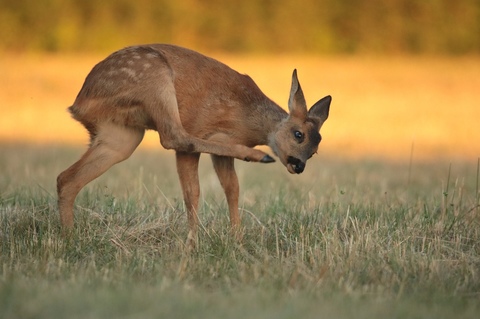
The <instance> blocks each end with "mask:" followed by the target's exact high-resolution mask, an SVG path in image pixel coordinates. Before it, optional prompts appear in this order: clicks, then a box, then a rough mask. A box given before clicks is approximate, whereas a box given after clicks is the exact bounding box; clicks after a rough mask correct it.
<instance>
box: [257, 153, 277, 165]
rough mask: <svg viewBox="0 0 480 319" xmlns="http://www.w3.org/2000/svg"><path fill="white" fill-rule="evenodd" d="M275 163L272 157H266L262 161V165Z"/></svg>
mask: <svg viewBox="0 0 480 319" xmlns="http://www.w3.org/2000/svg"><path fill="white" fill-rule="evenodd" d="M273 162H275V159H273V157H271V156H270V155H268V154H267V155H265V156H264V157H263V158H262V160H261V161H260V163H273Z"/></svg>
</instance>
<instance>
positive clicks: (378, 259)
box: [0, 55, 480, 318]
mask: <svg viewBox="0 0 480 319" xmlns="http://www.w3.org/2000/svg"><path fill="white" fill-rule="evenodd" d="M100 58H101V57H98V56H82V57H79V56H14V55H4V56H2V57H1V59H0V70H2V74H1V75H0V109H1V116H0V318H55V317H58V318H63V317H68V318H105V317H112V318H176V317H178V318H189V317H190V318H292V317H298V318H352V317H355V318H477V317H478V314H479V313H480V207H479V201H480V199H479V197H480V192H479V188H480V185H479V182H480V181H479V180H480V177H479V162H478V158H479V156H480V144H479V143H478V141H480V130H479V129H478V119H479V118H480V108H479V107H478V101H479V100H480V99H479V97H480V91H479V90H478V88H480V77H479V76H478V74H480V61H479V60H478V59H475V58H459V59H443V58H407V57H396V58H373V57H363V58H358V57H343V58H339V57H338V58H337V57H300V56H298V57H276V58H271V57H261V56H254V57H247V58H245V57H243V58H239V57H233V56H224V57H223V58H222V60H224V61H226V62H228V64H230V65H232V66H233V67H234V68H235V69H238V70H239V71H242V72H246V73H248V74H250V75H251V76H252V77H253V78H254V79H255V80H256V82H257V83H258V84H259V86H260V87H261V88H262V89H263V90H264V92H265V93H266V94H267V95H269V96H270V97H272V98H273V99H274V100H276V101H277V102H279V103H280V104H281V105H285V102H286V99H287V95H288V90H289V85H290V76H291V70H292V69H293V68H294V67H296V68H297V69H298V71H299V78H300V81H301V83H302V86H303V89H304V91H305V94H306V98H307V101H309V102H310V103H313V102H314V101H316V100H317V99H319V98H321V97H323V96H324V95H326V94H331V95H332V96H333V99H334V100H333V103H332V108H331V114H330V118H329V120H328V121H327V122H326V124H325V126H324V127H323V128H322V135H323V136H324V140H323V141H322V145H321V147H320V150H319V155H318V156H315V157H314V158H312V160H311V161H309V162H308V165H307V168H306V171H305V173H304V174H302V175H299V176H292V175H290V174H288V173H287V172H286V170H285V168H284V167H283V166H281V165H280V164H279V163H275V164H270V165H261V164H254V163H243V162H238V161H237V162H236V163H237V171H238V175H239V179H240V184H241V185H240V187H241V196H240V206H241V217H242V225H243V232H244V237H243V240H242V242H240V243H237V242H236V241H234V240H233V239H232V238H231V237H230V236H229V231H228V225H229V221H228V217H227V215H228V213H227V207H226V203H225V201H224V196H223V194H222V192H221V190H220V186H219V183H218V181H217V179H216V176H215V174H214V172H213V169H212V167H211V164H210V163H209V160H208V157H207V156H203V157H202V160H201V165H200V180H201V185H202V197H201V202H202V205H201V209H200V220H201V223H202V227H201V232H200V234H199V236H200V239H199V245H198V247H197V250H196V251H194V252H191V253H188V252H187V250H186V249H185V240H186V238H187V222H186V216H185V213H184V208H183V203H182V198H181V191H180V187H179V183H178V180H177V176H176V173H175V168H174V165H175V163H174V156H173V153H172V152H165V151H161V150H160V148H159V147H158V138H157V137H156V136H155V134H153V133H150V134H148V136H147V138H146V140H145V141H144V143H143V146H144V147H141V148H140V149H139V150H138V151H137V152H136V153H134V155H133V156H132V157H131V158H130V159H129V160H128V161H126V162H124V163H121V164H119V165H117V166H115V167H114V168H112V169H111V170H110V171H109V172H107V173H106V174H105V175H104V176H102V177H101V178H99V179H98V180H96V181H94V182H93V183H92V184H90V185H88V186H87V187H86V188H85V189H84V190H83V191H82V192H81V193H80V195H79V197H78V198H77V202H76V228H75V231H74V233H73V234H72V236H71V237H70V238H68V239H66V238H64V237H63V236H62V235H61V233H60V228H59V220H58V211H57V209H56V193H55V187H56V186H55V179H56V176H57V175H58V173H59V172H61V171H62V170H64V169H65V168H66V167H68V166H69V165H70V164H71V163H73V162H74V161H75V160H76V159H77V158H78V157H79V156H80V154H82V152H83V151H84V147H83V146H81V145H82V144H86V142H87V135H86V133H85V131H84V130H83V128H82V127H80V125H78V124H77V123H75V122H74V121H73V120H71V119H70V118H69V115H68V114H67V113H66V112H65V108H66V107H67V106H68V105H70V104H71V103H72V102H73V99H74V98H75V96H76V94H77V92H78V90H79V89H80V87H81V85H82V82H83V79H84V78H85V76H86V74H87V73H88V71H89V70H90V69H91V67H92V66H93V65H94V64H95V63H96V62H97V61H98V60H99V59H100Z"/></svg>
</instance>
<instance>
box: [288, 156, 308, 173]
mask: <svg viewBox="0 0 480 319" xmlns="http://www.w3.org/2000/svg"><path fill="white" fill-rule="evenodd" d="M287 162H288V163H289V164H292V166H293V170H294V171H295V173H297V174H300V173H302V172H303V170H304V169H305V163H304V162H302V161H301V160H299V159H298V158H296V157H293V156H289V157H288V159H287Z"/></svg>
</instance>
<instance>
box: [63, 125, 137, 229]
mask: <svg viewBox="0 0 480 319" xmlns="http://www.w3.org/2000/svg"><path fill="white" fill-rule="evenodd" d="M144 133H145V131H144V130H143V129H136V128H128V127H124V126H120V125H116V124H112V123H103V124H100V125H99V126H98V127H97V128H96V134H95V136H93V138H92V143H91V145H90V148H89V149H88V150H87V152H86V153H85V154H83V156H82V157H81V158H80V159H79V160H78V161H77V162H75V163H74V164H73V165H72V166H70V167H69V168H67V169H66V170H65V171H63V172H62V173H61V174H60V175H58V178H57V192H58V208H59V211H60V222H61V224H62V227H64V228H72V227H73V205H74V202H75V198H76V197H77V195H78V193H79V192H80V190H81V189H82V188H83V187H84V186H85V185H86V184H88V183H89V182H91V181H92V180H94V179H95V178H97V177H98V176H100V175H102V174H103V173H104V172H106V171H107V170H108V169H109V168H110V167H112V166H113V165H114V164H116V163H118V162H121V161H123V160H125V159H127V158H128V157H130V155H131V154H132V153H133V151H134V150H135V149H136V148H137V146H138V144H140V142H141V141H142V139H143V135H144Z"/></svg>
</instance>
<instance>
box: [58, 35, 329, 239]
mask: <svg viewBox="0 0 480 319" xmlns="http://www.w3.org/2000/svg"><path fill="white" fill-rule="evenodd" d="M330 102H331V98H330V96H326V97H325V98H323V99H321V100H320V101H318V102H317V103H315V104H314V106H312V108H311V109H310V110H309V111H307V107H306V103H305V99H304V96H303V92H302V89H301V87H300V84H299V82H298V79H297V75H296V71H294V73H293V77H292V88H291V92H290V98H289V105H288V106H289V112H290V114H288V113H287V112H285V111H284V110H283V109H282V108H281V107H279V106H278V105H277V104H275V103H274V102H273V101H271V100H270V99H269V98H268V97H266V96H265V95H264V94H263V93H262V92H261V91H260V89H259V88H258V86H257V85H256V84H255V83H254V82H253V80H252V79H251V78H250V77H248V76H247V75H242V74H239V73H238V72H236V71H234V70H232V69H231V68H229V67H228V66H226V65H224V64H222V63H221V62H218V61H216V60H214V59H212V58H209V57H206V56H204V55H202V54H200V53H197V52H195V51H192V50H188V49H185V48H181V47H177V46H173V45H165V44H154V45H144V46H134V47H128V48H125V49H122V50H120V51H117V52H115V53H113V54H111V55H110V56H109V57H107V58H106V59H105V60H103V61H101V62H100V63H98V64H97V65H96V66H95V67H94V68H93V69H92V71H91V72H90V73H89V75H88V76H87V78H86V80H85V83H84V84H83V87H82V89H81V90H80V92H79V94H78V96H77V98H76V100H75V102H74V104H73V105H72V106H71V107H70V108H69V110H70V112H71V113H72V116H73V117H74V118H75V119H76V120H78V121H80V122H81V123H82V124H83V125H84V126H85V127H86V128H87V130H88V131H89V133H90V147H89V149H88V150H87V152H86V153H85V154H84V155H83V156H82V157H81V158H80V159H79V160H78V161H77V162H76V163H74V164H73V165H72V166H70V167H69V168H68V169H67V170H65V171H64V172H62V173H61V174H60V175H59V176H58V179H57V188H58V204H59V210H60V219H61V224H62V226H64V227H65V228H71V227H72V226H73V205H74V201H75V198H76V196H77V194H78V192H79V191H80V190H81V189H82V188H83V187H84V186H85V185H86V184H87V183H89V182H90V181H92V180H93V179H95V178H97V177H98V176H100V175H101V174H103V173H104V172H105V171H107V170H108V169H109V168H110V167H111V166H112V165H114V164H116V163H118V162H121V161H123V160H125V159H127V158H128V157H129V156H130V155H131V154H132V153H133V151H134V150H135V149H136V147H137V146H138V145H139V144H140V142H141V141H142V138H143V135H144V132H145V130H146V129H151V130H156V131H157V132H158V133H159V136H160V143H161V144H162V146H163V147H164V148H166V149H173V150H175V151H176V163H177V171H178V175H179V178H180V183H181V186H182V191H183V196H184V199H185V205H186V209H187V213H188V220H189V225H190V230H191V232H192V234H194V233H195V231H196V228H197V224H198V217H197V207H198V198H199V194H200V187H199V181H198V161H199V158H200V153H210V154H211V156H212V161H213V165H214V168H215V172H216V173H217V175H218V177H219V180H220V183H221V185H222V187H223V189H224V191H225V194H226V198H227V203H228V207H229V211H230V221H231V224H232V226H233V227H234V228H236V227H238V226H239V224H240V219H239V214H238V196H239V187H238V180H237V176H236V173H235V168H234V158H237V159H241V160H246V161H253V162H264V163H268V162H273V161H274V160H273V158H271V157H270V156H269V155H267V154H266V153H264V152H263V151H261V150H258V149H254V148H253V147H254V146H257V145H269V146H270V147H271V149H272V150H273V152H274V153H275V154H276V155H277V156H278V157H279V159H280V161H281V162H282V163H283V164H284V165H285V166H286V168H287V170H288V171H289V172H290V173H297V174H299V173H301V172H303V170H304V168H305V163H306V161H307V160H308V159H309V158H310V157H311V156H312V155H313V154H314V153H315V152H316V151H317V148H318V144H319V143H320V140H321V137H320V134H319V130H320V127H321V126H322V124H323V122H324V121H325V120H326V119H327V117H328V113H329V107H330Z"/></svg>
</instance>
